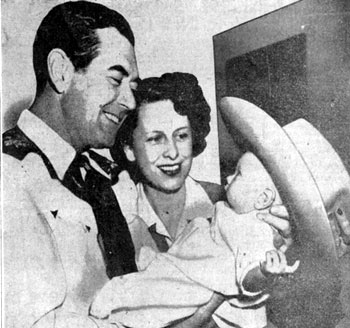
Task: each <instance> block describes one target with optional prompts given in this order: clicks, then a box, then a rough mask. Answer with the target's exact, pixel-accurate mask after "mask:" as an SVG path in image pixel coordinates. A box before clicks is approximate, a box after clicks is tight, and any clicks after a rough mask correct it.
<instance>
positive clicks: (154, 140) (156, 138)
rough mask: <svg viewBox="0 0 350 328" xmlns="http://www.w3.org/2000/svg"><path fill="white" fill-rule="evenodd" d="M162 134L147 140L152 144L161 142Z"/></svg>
mask: <svg viewBox="0 0 350 328" xmlns="http://www.w3.org/2000/svg"><path fill="white" fill-rule="evenodd" d="M162 139H163V138H162V136H161V135H157V136H152V137H149V138H147V140H146V141H147V142H149V143H151V144H159V143H160V142H161V141H162Z"/></svg>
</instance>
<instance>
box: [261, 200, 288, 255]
mask: <svg viewBox="0 0 350 328" xmlns="http://www.w3.org/2000/svg"><path fill="white" fill-rule="evenodd" d="M257 218H258V219H260V220H262V221H264V222H266V223H268V224H269V225H270V226H272V227H273V228H274V229H275V230H276V231H277V232H278V233H275V234H274V240H273V243H274V246H275V247H276V249H279V250H281V251H282V252H283V253H284V252H286V250H287V249H288V248H289V247H290V246H291V245H292V244H293V239H292V228H291V225H290V222H289V214H288V212H287V209H286V207H285V206H283V205H274V206H272V207H271V208H270V210H269V212H268V213H258V214H257Z"/></svg>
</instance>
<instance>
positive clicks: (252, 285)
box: [243, 250, 300, 293]
mask: <svg viewBox="0 0 350 328" xmlns="http://www.w3.org/2000/svg"><path fill="white" fill-rule="evenodd" d="M299 264H300V261H296V262H295V263H294V264H293V265H292V266H289V265H288V264H287V259H286V256H285V254H284V253H283V252H282V251H280V250H271V251H268V252H266V259H265V261H261V262H260V265H259V266H256V267H254V268H252V269H251V270H250V271H248V273H247V275H246V276H245V278H244V280H243V287H244V289H245V290H247V291H249V292H252V293H254V292H258V291H261V290H264V289H266V288H268V287H270V285H271V284H272V283H273V281H274V278H275V277H277V276H279V275H283V274H290V273H294V272H295V271H296V270H297V269H298V267H299Z"/></svg>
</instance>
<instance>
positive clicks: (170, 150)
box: [164, 140, 179, 159]
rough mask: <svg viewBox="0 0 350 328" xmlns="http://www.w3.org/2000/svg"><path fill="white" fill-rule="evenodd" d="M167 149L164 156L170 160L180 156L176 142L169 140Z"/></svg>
mask: <svg viewBox="0 0 350 328" xmlns="http://www.w3.org/2000/svg"><path fill="white" fill-rule="evenodd" d="M165 147H166V149H165V152H164V156H165V157H168V158H170V159H175V158H176V157H177V156H178V155H179V151H178V149H177V145H176V142H175V141H174V140H169V141H168V142H167V144H166V145H165Z"/></svg>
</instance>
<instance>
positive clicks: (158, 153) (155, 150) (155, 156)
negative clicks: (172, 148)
mask: <svg viewBox="0 0 350 328" xmlns="http://www.w3.org/2000/svg"><path fill="white" fill-rule="evenodd" d="M162 154H163V147H162V146H160V145H153V146H149V147H147V148H146V157H147V159H148V162H149V163H152V164H155V163H157V161H158V160H159V159H160V158H161V157H162Z"/></svg>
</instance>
